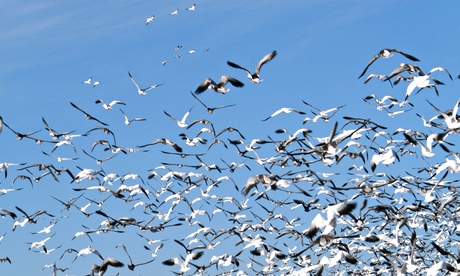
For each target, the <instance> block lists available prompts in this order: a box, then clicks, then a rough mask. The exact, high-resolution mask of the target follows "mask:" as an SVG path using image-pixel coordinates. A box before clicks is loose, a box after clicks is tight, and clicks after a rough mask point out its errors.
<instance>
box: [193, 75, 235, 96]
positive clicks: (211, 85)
mask: <svg viewBox="0 0 460 276" xmlns="http://www.w3.org/2000/svg"><path fill="white" fill-rule="evenodd" d="M229 82H230V84H231V85H233V86H235V87H243V86H244V83H242V82H241V81H239V80H237V79H235V78H233V77H230V76H222V77H221V78H220V81H219V83H216V82H215V81H214V80H212V79H211V78H206V79H204V80H203V81H202V82H201V83H200V85H198V88H197V89H196V90H195V94H201V93H203V92H204V91H206V90H208V89H212V90H214V92H217V93H221V94H225V93H227V92H228V91H230V88H226V87H225V85H227V83H229Z"/></svg>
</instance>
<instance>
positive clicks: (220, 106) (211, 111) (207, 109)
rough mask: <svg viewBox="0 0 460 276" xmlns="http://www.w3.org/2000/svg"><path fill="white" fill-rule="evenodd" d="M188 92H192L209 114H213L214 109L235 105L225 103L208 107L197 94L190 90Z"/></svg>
mask: <svg viewBox="0 0 460 276" xmlns="http://www.w3.org/2000/svg"><path fill="white" fill-rule="evenodd" d="M190 94H192V96H193V97H194V98H195V99H196V100H197V101H198V102H200V103H201V104H202V105H203V106H204V107H205V108H206V112H208V113H209V114H214V111H215V110H216V109H221V108H226V107H231V106H235V105H234V104H227V105H219V106H216V107H209V106H207V105H206V104H205V103H204V102H202V101H201V100H200V99H199V98H198V97H197V96H195V94H193V92H191V91H190Z"/></svg>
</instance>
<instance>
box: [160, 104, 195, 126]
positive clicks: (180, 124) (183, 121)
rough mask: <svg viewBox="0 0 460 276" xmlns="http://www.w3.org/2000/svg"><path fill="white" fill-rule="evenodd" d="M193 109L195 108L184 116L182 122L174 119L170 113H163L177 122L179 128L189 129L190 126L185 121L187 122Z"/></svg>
mask: <svg viewBox="0 0 460 276" xmlns="http://www.w3.org/2000/svg"><path fill="white" fill-rule="evenodd" d="M192 108H193V106H192V107H191V108H190V109H189V110H188V111H187V112H186V113H185V114H184V116H183V117H182V119H181V120H180V121H179V120H178V119H176V118H174V117H173V116H171V115H170V114H169V113H168V112H166V111H164V110H163V112H164V113H165V114H166V116H168V117H169V118H171V119H172V120H173V121H175V122H176V123H177V125H178V126H179V127H187V126H188V125H187V124H186V123H185V120H187V117H188V115H189V114H190V111H192Z"/></svg>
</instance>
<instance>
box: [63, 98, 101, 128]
mask: <svg viewBox="0 0 460 276" xmlns="http://www.w3.org/2000/svg"><path fill="white" fill-rule="evenodd" d="M70 105H72V106H73V107H74V108H75V109H77V110H79V111H80V112H82V113H83V114H85V118H86V119H87V120H94V121H96V122H98V123H100V124H102V125H104V126H108V124H106V123H104V122H102V121H100V120H98V119H97V118H95V117H93V116H91V115H89V114H88V113H87V112H86V111H84V110H83V109H81V108H79V107H78V106H77V105H76V104H74V103H73V102H70Z"/></svg>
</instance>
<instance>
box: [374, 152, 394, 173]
mask: <svg viewBox="0 0 460 276" xmlns="http://www.w3.org/2000/svg"><path fill="white" fill-rule="evenodd" d="M395 159H397V160H398V161H399V156H398V154H396V152H395V151H394V150H393V149H392V148H388V149H386V150H385V151H384V152H380V153H376V154H374V155H373V156H372V159H371V169H372V171H375V168H376V167H377V165H378V164H379V163H382V164H384V165H389V164H391V163H393V162H394V161H395Z"/></svg>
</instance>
